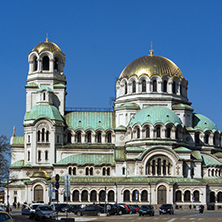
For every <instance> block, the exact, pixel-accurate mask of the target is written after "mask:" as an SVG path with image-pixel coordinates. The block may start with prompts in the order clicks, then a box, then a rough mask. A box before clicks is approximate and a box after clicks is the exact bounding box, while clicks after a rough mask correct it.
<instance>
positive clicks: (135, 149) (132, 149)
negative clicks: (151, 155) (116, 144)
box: [127, 147, 146, 151]
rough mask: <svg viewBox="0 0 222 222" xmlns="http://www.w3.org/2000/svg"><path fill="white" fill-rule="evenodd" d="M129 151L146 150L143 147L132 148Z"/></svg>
mask: <svg viewBox="0 0 222 222" xmlns="http://www.w3.org/2000/svg"><path fill="white" fill-rule="evenodd" d="M127 150H128V151H144V150H146V149H145V148H143V147H130V148H127Z"/></svg>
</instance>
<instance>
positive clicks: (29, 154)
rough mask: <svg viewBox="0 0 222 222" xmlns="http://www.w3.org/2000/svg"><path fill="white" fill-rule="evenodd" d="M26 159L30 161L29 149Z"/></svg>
mask: <svg viewBox="0 0 222 222" xmlns="http://www.w3.org/2000/svg"><path fill="white" fill-rule="evenodd" d="M28 161H30V151H28Z"/></svg>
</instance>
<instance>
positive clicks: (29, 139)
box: [28, 135, 30, 143]
mask: <svg viewBox="0 0 222 222" xmlns="http://www.w3.org/2000/svg"><path fill="white" fill-rule="evenodd" d="M28 143H30V135H28Z"/></svg>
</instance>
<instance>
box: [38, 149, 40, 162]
mask: <svg viewBox="0 0 222 222" xmlns="http://www.w3.org/2000/svg"><path fill="white" fill-rule="evenodd" d="M38 160H41V151H40V150H39V151H38Z"/></svg>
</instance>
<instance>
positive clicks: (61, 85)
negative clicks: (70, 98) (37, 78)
mask: <svg viewBox="0 0 222 222" xmlns="http://www.w3.org/2000/svg"><path fill="white" fill-rule="evenodd" d="M54 87H55V88H57V87H58V88H65V87H66V86H65V85H64V84H62V83H58V84H54Z"/></svg>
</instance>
